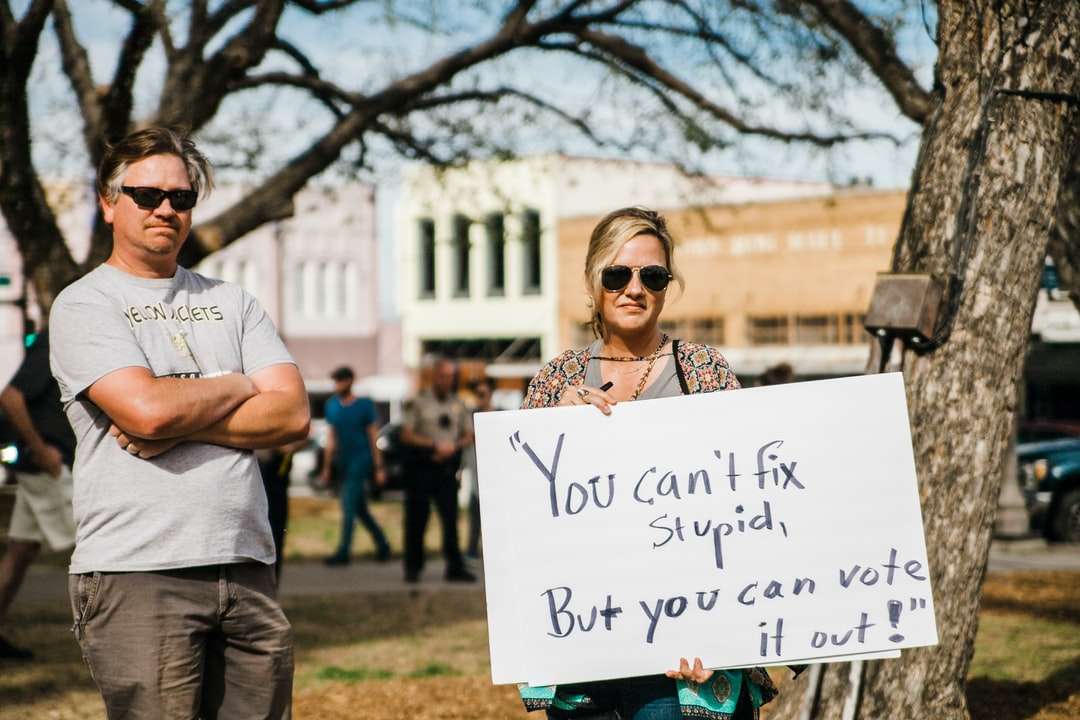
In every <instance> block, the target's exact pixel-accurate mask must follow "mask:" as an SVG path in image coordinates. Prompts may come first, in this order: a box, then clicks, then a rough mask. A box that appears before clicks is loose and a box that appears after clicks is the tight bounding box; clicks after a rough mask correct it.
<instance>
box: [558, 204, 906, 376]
mask: <svg viewBox="0 0 1080 720" xmlns="http://www.w3.org/2000/svg"><path fill="white" fill-rule="evenodd" d="M906 195H907V193H906V192H905V191H902V190H890V191H875V190H867V189H855V190H846V191H838V192H836V193H834V194H831V195H828V196H825V197H815V198H806V199H794V200H779V201H772V202H756V203H750V204H739V205H714V206H710V207H703V208H691V209H678V210H670V211H664V215H665V217H666V218H667V221H668V227H669V229H670V230H671V233H672V235H673V236H674V238H675V241H676V252H675V262H676V265H677V266H678V268H679V270H680V271H681V273H682V275H683V277H684V278H685V280H686V287H685V292H683V293H681V294H680V293H679V291H678V288H677V286H675V285H672V290H671V291H669V298H668V304H667V307H666V308H665V310H664V315H663V325H664V329H665V330H666V331H667V332H668V333H669V334H671V335H674V336H677V337H681V338H684V339H688V340H695V341H699V342H705V343H708V344H710V345H716V346H719V347H721V348H723V349H724V351H725V354H726V355H727V356H728V359H729V360H730V361H731V363H732V365H733V367H734V368H735V370H736V372H739V373H742V374H744V375H757V374H760V373H761V371H763V370H764V369H765V368H766V367H769V366H770V365H773V364H776V363H779V362H788V363H791V364H792V366H793V367H794V369H795V372H796V374H797V375H800V376H803V377H811V376H828V375H845V374H851V373H858V372H862V371H863V369H864V367H865V365H866V359H867V355H868V347H869V345H868V343H867V340H868V339H869V336H868V335H867V334H866V332H865V330H863V328H862V318H863V315H864V314H865V312H866V308H867V306H868V304H869V302H870V294H871V292H872V290H873V287H874V279H875V275H876V273H878V272H881V271H885V270H888V268H889V264H890V258H891V252H892V245H893V241H894V240H895V238H896V235H897V232H898V231H899V227H900V220H901V217H902V215H903V211H904V203H905V199H906ZM599 219H600V216H589V217H574V218H567V219H564V220H561V221H560V223H559V227H558V238H559V243H558V245H559V256H558V263H559V270H560V271H559V272H558V273H557V277H558V278H559V283H560V287H559V292H558V297H559V330H560V344H561V345H562V346H563V347H581V346H583V345H585V344H587V343H588V342H589V341H590V340H591V335H590V334H589V331H588V329H587V322H588V319H589V317H588V312H587V309H586V307H585V303H584V297H585V295H584V292H585V291H584V280H583V270H584V266H585V250H586V247H587V244H588V240H589V234H590V233H591V231H592V229H593V227H594V226H595V225H596V223H597V222H598V221H599Z"/></svg>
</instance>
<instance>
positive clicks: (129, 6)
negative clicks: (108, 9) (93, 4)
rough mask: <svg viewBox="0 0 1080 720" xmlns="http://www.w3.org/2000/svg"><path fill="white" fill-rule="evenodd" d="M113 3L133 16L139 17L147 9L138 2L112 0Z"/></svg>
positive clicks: (136, 0) (132, 0)
mask: <svg viewBox="0 0 1080 720" xmlns="http://www.w3.org/2000/svg"><path fill="white" fill-rule="evenodd" d="M112 3H113V5H116V6H117V7H120V8H123V9H124V10H127V11H128V12H130V13H132V14H133V15H137V14H139V13H141V12H142V11H143V10H145V9H146V8H145V7H144V6H143V4H142V3H140V2H139V1H138V0H112Z"/></svg>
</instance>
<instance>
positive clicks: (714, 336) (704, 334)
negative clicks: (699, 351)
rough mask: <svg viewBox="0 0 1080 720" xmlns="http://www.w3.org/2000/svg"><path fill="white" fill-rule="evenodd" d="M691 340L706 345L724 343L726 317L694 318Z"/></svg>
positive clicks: (691, 323)
mask: <svg viewBox="0 0 1080 720" xmlns="http://www.w3.org/2000/svg"><path fill="white" fill-rule="evenodd" d="M688 337H689V338H690V340H692V341H693V342H696V343H702V344H704V345H723V344H724V318H722V317H706V318H694V319H693V320H691V321H690V332H689V333H688Z"/></svg>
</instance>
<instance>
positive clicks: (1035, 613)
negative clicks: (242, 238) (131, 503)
mask: <svg viewBox="0 0 1080 720" xmlns="http://www.w3.org/2000/svg"><path fill="white" fill-rule="evenodd" d="M394 512H395V509H394V506H393V505H392V504H386V505H384V506H380V508H379V514H380V516H381V518H382V519H383V520H384V521H386V522H385V527H386V530H387V531H388V533H391V532H395V533H396V534H395V535H392V536H391V537H392V541H394V542H395V547H396V548H400V514H398V515H397V517H396V520H397V522H396V523H395V522H394V520H395V518H394ZM293 518H294V525H293V531H292V532H291V533H290V540H289V543H290V545H291V553H292V554H293V556H294V557H297V556H299V557H321V556H323V555H325V554H327V553H328V552H330V550H332V547H333V543H334V541H335V540H336V534H335V533H336V514H335V512H334V511H333V509H332V508H328V507H327V505H326V503H317V502H313V503H310V504H301V506H300V508H298V509H297V511H294V516H293ZM328 528H329V529H328ZM395 528H396V530H395ZM327 532H329V533H330V534H329V536H327ZM435 532H436V533H437V530H436V531H435ZM435 545H437V543H435V541H434V540H433V539H432V541H431V542H430V543H429V546H435ZM356 546H357V547H356V551H357V553H358V554H362V555H363V554H369V553H370V552H371V546H370V541H369V540H368V539H367V537H366V535H364V534H363V533H362V532H358V534H357V543H356ZM285 607H286V610H287V612H288V614H289V617H290V618H291V619H292V622H293V627H294V630H295V635H296V660H297V665H296V687H295V694H294V697H295V713H294V714H295V717H297V718H299V719H300V720H304V719H306V718H318V719H320V720H322V719H325V720H338V719H344V718H349V720H353V719H355V718H365V719H370V720H397V719H399V718H417V719H422V720H423V719H432V720H434V719H446V720H450V719H461V720H465V719H466V718H467V719H469V720H476V719H481V718H492V719H501V718H524V717H526V716H525V714H524V712H523V711H522V710H521V706H520V704H519V702H518V700H517V695H516V693H515V691H514V689H513V688H509V687H493V686H492V685H491V683H490V679H489V675H488V659H487V658H488V655H487V632H486V626H485V621H484V617H485V615H484V598H483V594H482V593H481V592H480V591H475V592H473V591H461V590H456V591H452V592H415V593H403V592H397V593H383V594H355V595H334V596H323V597H308V598H294V599H290V600H288V601H287V602H286V603H285ZM12 620H13V623H12V624H13V625H14V626H15V627H16V632H15V633H14V636H15V638H16V639H18V640H19V641H20V642H22V643H25V644H27V645H31V646H33V647H34V649H35V651H37V652H38V654H39V657H40V659H39V661H37V662H34V663H32V664H26V665H14V664H10V665H0V718H3V719H5V720H6V719H12V720H14V719H16V718H17V719H19V720H23V719H26V720H38V719H39V718H44V719H55V720H66V719H69V718H70V719H83V718H100V717H103V713H102V705H101V701H100V699H99V697H98V695H97V693H96V691H95V690H94V688H93V685H92V684H91V681H90V677H89V674H88V673H87V671H86V669H85V668H84V667H83V665H82V662H81V660H80V658H79V653H78V650H77V648H76V646H75V643H74V641H73V640H72V638H71V634H70V632H69V627H70V625H71V617H70V614H68V613H67V612H66V611H64V610H63V609H62V608H56V609H49V610H27V609H25V608H23V609H22V610H19V611H17V612H16V613H15V614H14V617H12ZM968 700H969V703H970V706H971V710H972V716H973V718H974V720H1065V719H1066V718H1080V573H1065V572H1014V573H1000V574H994V575H991V576H990V577H989V579H988V580H987V582H986V585H985V587H984V592H983V606H982V611H981V614H980V625H979V634H978V638H977V640H976V647H975V657H974V661H973V662H972V666H971V672H970V674H969V679H968Z"/></svg>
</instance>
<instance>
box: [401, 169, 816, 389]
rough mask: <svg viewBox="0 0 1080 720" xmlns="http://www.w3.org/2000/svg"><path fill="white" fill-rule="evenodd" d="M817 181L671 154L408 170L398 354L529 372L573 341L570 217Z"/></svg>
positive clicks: (793, 188) (731, 198)
mask: <svg viewBox="0 0 1080 720" xmlns="http://www.w3.org/2000/svg"><path fill="white" fill-rule="evenodd" d="M831 190H832V188H831V187H830V186H829V185H828V184H825V183H807V182H792V181H770V180H761V179H747V178H722V177H720V178H718V177H704V178H702V177H688V176H686V175H685V174H683V173H682V172H680V171H679V170H678V169H677V168H676V167H674V166H672V165H667V164H656V163H639V162H629V161H618V160H604V159H595V158H578V157H567V156H563V155H541V156H535V157H529V158H523V159H519V160H513V161H491V162H474V163H471V164H469V165H468V166H466V167H463V168H456V169H450V170H440V169H435V168H431V167H427V166H414V167H412V168H410V169H409V170H408V171H407V173H406V176H405V179H404V183H403V190H402V196H401V201H400V205H399V208H398V212H397V220H396V237H397V241H398V244H399V256H398V258H399V262H398V266H399V269H400V272H399V277H398V280H399V292H400V299H399V308H400V311H401V318H402V346H403V347H402V350H403V356H404V361H405V364H406V365H407V366H409V367H413V368H415V367H419V366H421V365H422V362H423V359H424V357H425V356H427V355H431V354H446V355H450V356H452V357H456V358H458V359H461V360H463V361H465V364H466V365H467V364H468V363H470V362H471V363H477V364H484V363H489V364H490V365H489V367H488V373H489V374H491V375H494V376H501V377H508V378H517V379H519V380H522V381H524V380H527V379H528V378H529V377H531V376H532V374H533V373H535V372H536V370H537V369H538V368H539V367H540V365H541V363H542V362H543V361H545V360H546V359H548V358H550V357H552V356H553V355H555V354H556V353H557V352H559V351H560V350H562V349H564V348H565V347H567V346H568V345H569V344H570V341H571V338H569V337H567V335H566V332H565V326H566V318H565V317H564V314H565V312H566V311H567V308H568V307H569V305H570V304H571V303H573V302H579V301H580V299H581V289H580V287H581V286H580V282H578V284H577V285H576V286H573V287H571V286H570V285H568V284H567V280H568V278H569V277H572V278H573V279H574V280H577V281H580V278H581V264H578V266H577V267H568V266H567V264H566V262H565V253H564V248H563V237H562V233H563V230H564V224H563V223H564V221H565V220H567V219H568V218H577V217H582V216H592V215H601V214H603V213H606V212H608V211H610V210H613V209H615V208H618V207H624V206H627V205H648V206H651V207H657V208H671V207H675V208H683V207H687V206H689V205H691V204H698V203H701V202H703V201H707V202H711V203H739V202H742V203H745V202H749V201H752V200H762V199H777V198H793V197H812V196H822V195H827V194H828V193H830V192H831Z"/></svg>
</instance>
